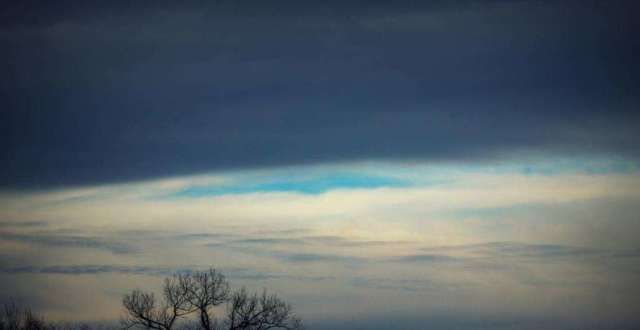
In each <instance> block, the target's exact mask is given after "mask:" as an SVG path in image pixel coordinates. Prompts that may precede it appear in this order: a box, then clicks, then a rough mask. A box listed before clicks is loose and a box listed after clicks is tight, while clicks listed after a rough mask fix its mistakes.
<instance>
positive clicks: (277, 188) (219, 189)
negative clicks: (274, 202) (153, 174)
mask: <svg viewBox="0 0 640 330" xmlns="http://www.w3.org/2000/svg"><path fill="white" fill-rule="evenodd" d="M409 185H410V183H409V182H408V181H405V180H402V179H398V178H393V177H384V176H372V175H364V174H347V173H345V174H335V175H326V176H321V177H317V178H309V179H296V178H292V179H289V180H287V179H285V178H279V179H277V180H270V181H264V182H237V183H235V184H229V185H216V186H193V187H188V188H186V189H183V190H180V191H178V192H176V193H174V194H173V195H172V196H173V197H192V198H195V197H206V196H219V195H231V194H249V193H261V192H263V193H268V192H295V193H301V194H321V193H324V192H327V191H330V190H335V189H375V188H383V187H407V186H409Z"/></svg>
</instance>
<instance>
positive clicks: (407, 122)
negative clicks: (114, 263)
mask: <svg viewBox="0 0 640 330" xmlns="http://www.w3.org/2000/svg"><path fill="white" fill-rule="evenodd" d="M639 9H640V8H638V3H637V1H613V2H606V3H605V2H599V1H589V2H586V3H585V2H584V1H545V0H543V1H503V0H498V1H483V0H464V1H453V2H451V1H407V0H401V1H393V2H385V1H373V2H372V1H323V2H322V4H310V3H308V2H299V1H289V0H277V1H269V3H268V4H267V3H265V2H264V1H216V2H215V3H208V4H206V5H204V4H195V3H193V2H189V3H184V2H181V3H174V2H169V3H167V2H162V1H157V2H154V3H153V4H131V3H129V2H118V1H116V2H110V4H109V5H108V6H106V5H96V4H89V3H87V4H73V5H71V4H69V3H66V2H65V3H60V4H59V3H56V4H55V5H48V4H34V3H32V2H30V1H25V2H21V3H19V4H16V3H7V4H4V5H2V8H0V13H1V14H0V15H1V16H0V48H2V49H4V50H5V51H4V52H2V53H1V54H0V71H1V72H4V73H5V74H3V75H2V76H1V77H0V95H1V96H2V109H3V111H1V112H0V134H2V135H1V137H2V138H1V139H0V147H1V148H2V149H3V150H4V151H5V152H4V153H2V154H0V156H1V157H2V158H1V159H0V160H1V161H0V186H4V187H13V188H38V187H40V188H41V187H44V188H47V187H52V186H57V187H61V186H67V185H79V184H80V185H82V184H84V185H93V184H97V183H113V182H127V181H138V180H142V179H154V178H160V177H167V176H177V175H192V174H196V173H204V172H207V171H211V170H221V169H231V170H235V169H238V168H258V167H263V166H288V165H292V164H315V163H318V162H329V163H331V162H340V161H346V162H351V161H356V160H367V159H378V160H380V159H383V160H398V159H402V160H407V159H419V160H428V161H442V160H445V161H450V160H467V161H470V160H486V159H489V160H495V159H499V158H500V157H501V156H503V155H505V154H507V155H511V154H513V153H517V152H539V151H543V152H555V153H556V154H562V155H566V154H571V155H588V156H593V155H594V154H595V155H605V156H612V155H613V156H622V157H635V158H636V159H637V158H638V148H637V143H636V141H637V140H638V137H639V136H638V132H640V127H639V123H640V120H639V118H638V108H639V104H640V101H639V100H638V95H640V82H639V80H638V79H639V78H638V77H640V71H639V69H638V65H637V61H636V58H635V54H636V53H637V49H638V47H639V46H640V45H639V41H638V38H637V35H638V33H639V31H638V27H637V24H636V20H637V19H636V17H635V15H634V14H633V13H636V12H638V10H639Z"/></svg>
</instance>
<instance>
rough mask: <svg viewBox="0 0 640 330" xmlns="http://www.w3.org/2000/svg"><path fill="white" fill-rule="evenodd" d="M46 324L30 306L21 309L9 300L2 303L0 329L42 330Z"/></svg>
mask: <svg viewBox="0 0 640 330" xmlns="http://www.w3.org/2000/svg"><path fill="white" fill-rule="evenodd" d="M46 328H47V324H46V323H45V321H44V319H43V318H42V317H41V316H38V315H36V314H35V313H33V312H32V311H31V309H30V308H25V309H21V308H19V307H18V305H17V304H16V303H15V302H14V301H11V302H9V303H6V304H4V307H3V309H2V313H1V314H0V330H44V329H46Z"/></svg>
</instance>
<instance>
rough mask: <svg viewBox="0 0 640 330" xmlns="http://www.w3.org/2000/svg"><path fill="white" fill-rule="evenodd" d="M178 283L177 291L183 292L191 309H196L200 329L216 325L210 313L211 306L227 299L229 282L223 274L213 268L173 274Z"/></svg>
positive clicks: (210, 329)
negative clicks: (204, 270)
mask: <svg viewBox="0 0 640 330" xmlns="http://www.w3.org/2000/svg"><path fill="white" fill-rule="evenodd" d="M173 278H174V280H175V281H176V282H177V283H178V284H179V287H180V289H179V290H178V291H180V292H183V293H184V294H185V299H186V300H187V301H188V303H189V305H190V306H191V308H192V310H193V311H197V312H198V314H199V319H200V326H201V327H202V329H206V330H212V329H216V328H217V327H218V325H217V322H216V320H215V318H214V317H213V315H212V308H214V307H216V306H218V305H221V304H223V303H225V302H227V301H228V300H229V283H227V280H226V279H225V277H224V275H222V274H220V273H219V272H217V271H216V270H215V269H213V268H212V269H209V271H206V272H194V273H191V274H179V275H174V277H173Z"/></svg>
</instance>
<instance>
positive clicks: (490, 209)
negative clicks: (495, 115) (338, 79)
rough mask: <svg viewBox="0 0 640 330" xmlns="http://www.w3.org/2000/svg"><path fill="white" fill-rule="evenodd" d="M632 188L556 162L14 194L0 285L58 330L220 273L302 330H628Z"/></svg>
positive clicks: (328, 171)
mask: <svg viewBox="0 0 640 330" xmlns="http://www.w3.org/2000/svg"><path fill="white" fill-rule="evenodd" d="M638 187H640V176H638V166H637V164H636V163H634V162H630V161H613V160H593V159H592V160H586V159H556V160H555V161H551V160H547V161H541V160H538V161H534V160H529V161H520V162H515V161H511V162H501V163H493V164H486V163H484V164H483V165H473V166H472V165H469V164H468V163H464V164H439V165H427V164H424V163H412V164H406V163H357V164H340V165H331V166H313V167H288V168H275V169H271V170H266V169H265V170H260V171H241V172H221V173H214V174H210V175H201V176H197V177H176V178H173V179H166V180H159V181H147V182H137V183H129V184H118V185H103V186H95V187H86V188H82V189H63V190H57V191H45V192H30V193H16V192H6V193H4V194H3V195H2V205H3V208H2V211H1V213H0V216H1V219H2V221H1V222H0V244H1V246H2V253H1V254H0V261H1V262H0V278H2V282H3V283H5V284H3V289H4V290H5V291H6V292H7V295H10V296H15V297H19V298H20V299H24V300H26V301H28V302H29V303H31V304H34V305H35V306H36V307H37V308H41V309H42V310H43V311H44V312H45V313H46V315H48V316H50V317H52V318H60V319H72V318H77V316H78V315H82V316H83V318H87V319H115V318H117V316H118V315H119V311H120V310H119V306H118V303H119V298H120V295H121V294H123V293H124V292H126V291H127V290H129V289H131V288H132V287H137V286H141V287H155V286H157V285H159V283H160V279H161V276H165V275H167V274H171V273H173V272H178V271H189V270H193V269H204V268H207V267H209V266H210V265H214V266H216V267H218V268H220V269H221V270H222V271H224V272H225V273H226V274H227V275H229V277H230V278H231V280H232V282H234V283H237V284H238V285H240V284H246V285H249V286H252V287H256V288H260V287H263V286H266V287H270V288H273V289H274V290H276V291H278V292H279V293H281V294H282V295H284V296H286V297H288V298H290V299H291V300H292V301H293V303H294V304H295V306H296V308H297V309H298V310H299V311H300V313H301V314H302V316H303V317H304V318H305V319H307V320H308V321H309V322H310V323H309V324H310V325H311V328H314V327H315V328H323V327H338V328H339V327H340V326H342V327H344V328H358V327H361V328H375V326H374V325H375V324H378V326H380V327H382V325H383V324H386V323H385V322H390V323H389V324H387V325H385V326H384V327H394V328H395V327H396V326H397V327H400V328H403V327H404V328H411V327H412V326H414V325H415V324H417V323H416V322H431V323H433V325H434V326H436V327H438V326H440V327H447V326H459V327H461V328H465V327H468V328H477V326H479V324H485V325H487V324H489V325H490V324H493V326H490V327H494V328H504V327H509V326H515V327H518V328H535V327H536V326H541V325H544V324H546V325H555V326H565V327H572V326H575V327H578V328H579V327H581V326H584V325H585V324H591V325H593V326H594V327H596V328H597V327H598V325H602V326H603V327H606V326H607V325H611V324H617V325H619V326H621V327H624V326H629V327H631V326H633V325H634V324H635V325H637V324H638V323H637V322H640V320H638V319H637V316H635V313H634V308H633V306H634V305H633V301H634V299H635V297H636V296H637V294H638V293H640V292H638V290H639V288H638V285H637V279H638V274H639V272H640V246H639V245H638V243H637V239H636V236H637V235H636V234H637V233H638V232H640V223H639V222H638V220H637V214H638V212H639V211H640V209H639V208H638V205H640V204H639V202H640V189H639V188H638ZM149 279H151V280H149ZM70 297H71V298H70ZM452 315H463V316H462V317H459V316H457V317H453V316H452ZM376 317H384V319H385V320H386V321H384V322H383V321H375V320H376ZM370 321H371V322H370ZM392 324H393V325H395V326H392ZM425 324H426V323H425Z"/></svg>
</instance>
